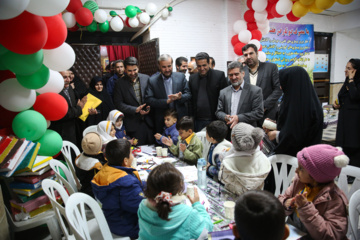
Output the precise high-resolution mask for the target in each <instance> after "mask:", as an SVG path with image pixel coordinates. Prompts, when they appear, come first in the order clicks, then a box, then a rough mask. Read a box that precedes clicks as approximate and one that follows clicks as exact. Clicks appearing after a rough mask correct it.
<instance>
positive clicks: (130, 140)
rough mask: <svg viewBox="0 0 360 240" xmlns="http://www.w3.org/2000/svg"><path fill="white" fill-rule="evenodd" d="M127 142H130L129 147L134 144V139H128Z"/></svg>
mask: <svg viewBox="0 0 360 240" xmlns="http://www.w3.org/2000/svg"><path fill="white" fill-rule="evenodd" d="M124 138H125V139H126V137H124ZM128 141H129V142H130V144H131V145H133V144H134V139H129V140H128Z"/></svg>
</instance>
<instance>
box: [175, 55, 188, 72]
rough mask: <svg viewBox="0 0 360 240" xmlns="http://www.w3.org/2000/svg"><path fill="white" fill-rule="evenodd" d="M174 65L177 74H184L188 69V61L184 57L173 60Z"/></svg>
mask: <svg viewBox="0 0 360 240" xmlns="http://www.w3.org/2000/svg"><path fill="white" fill-rule="evenodd" d="M175 65H176V71H177V72H182V73H183V74H185V73H186V71H187V69H188V59H187V58H186V57H178V58H177V59H176V60H175Z"/></svg>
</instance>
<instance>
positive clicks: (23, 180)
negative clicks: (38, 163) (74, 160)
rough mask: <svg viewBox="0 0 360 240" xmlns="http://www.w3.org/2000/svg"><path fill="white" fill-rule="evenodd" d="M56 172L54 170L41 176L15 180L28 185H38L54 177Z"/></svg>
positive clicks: (20, 177) (23, 177)
mask: <svg viewBox="0 0 360 240" xmlns="http://www.w3.org/2000/svg"><path fill="white" fill-rule="evenodd" d="M54 174H55V172H54V171H53V170H49V171H46V172H45V173H43V174H41V175H39V176H16V177H15V178H14V179H15V181H20V182H26V183H33V184H34V183H36V182H39V181H41V180H43V179H45V178H47V177H50V176H51V175H54Z"/></svg>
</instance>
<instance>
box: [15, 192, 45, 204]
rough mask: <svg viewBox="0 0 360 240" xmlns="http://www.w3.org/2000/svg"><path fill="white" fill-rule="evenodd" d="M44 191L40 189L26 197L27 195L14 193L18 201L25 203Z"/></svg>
mask: <svg viewBox="0 0 360 240" xmlns="http://www.w3.org/2000/svg"><path fill="white" fill-rule="evenodd" d="M44 194H45V193H44V191H42V190H41V191H40V192H37V193H35V194H34V195H32V196H30V197H28V196H24V195H21V194H15V195H16V196H17V199H18V202H22V203H26V202H27V201H30V200H33V199H35V198H38V197H40V196H42V195H44Z"/></svg>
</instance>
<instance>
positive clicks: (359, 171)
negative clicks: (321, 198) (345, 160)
mask: <svg viewBox="0 0 360 240" xmlns="http://www.w3.org/2000/svg"><path fill="white" fill-rule="evenodd" d="M348 176H351V177H355V180H354V182H353V184H352V185H351V187H350V189H349V184H348V182H347V177H348ZM337 185H338V187H339V188H340V189H341V190H343V192H344V193H345V195H346V197H347V199H350V198H351V196H352V195H353V193H354V192H356V191H357V190H358V189H360V168H358V167H354V166H350V165H348V166H346V167H344V168H343V169H341V172H340V175H339V179H338V182H337Z"/></svg>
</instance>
